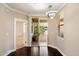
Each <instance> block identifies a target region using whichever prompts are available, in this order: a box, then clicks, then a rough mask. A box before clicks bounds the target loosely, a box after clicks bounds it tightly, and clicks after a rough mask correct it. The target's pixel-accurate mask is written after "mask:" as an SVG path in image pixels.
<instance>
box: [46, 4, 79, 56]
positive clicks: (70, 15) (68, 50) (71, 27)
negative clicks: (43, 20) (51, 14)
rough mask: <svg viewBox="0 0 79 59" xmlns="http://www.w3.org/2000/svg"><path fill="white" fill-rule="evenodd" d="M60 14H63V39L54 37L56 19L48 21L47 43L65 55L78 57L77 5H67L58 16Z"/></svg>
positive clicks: (78, 22)
mask: <svg viewBox="0 0 79 59" xmlns="http://www.w3.org/2000/svg"><path fill="white" fill-rule="evenodd" d="M62 12H63V13H64V38H63V39H61V38H60V37H58V36H57V35H56V34H57V32H56V30H57V28H56V26H57V25H55V23H56V22H57V21H56V19H54V20H50V21H51V22H49V41H48V43H49V44H50V45H54V46H56V47H58V48H59V49H60V50H61V51H62V52H63V53H64V54H65V55H79V26H78V25H79V4H68V5H66V6H65V7H64V8H63V9H62V10H61V12H60V13H59V14H62ZM59 14H58V15H59ZM55 18H58V17H57V16H56V17H55ZM55 21H56V22H55Z"/></svg>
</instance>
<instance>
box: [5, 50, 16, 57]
mask: <svg viewBox="0 0 79 59" xmlns="http://www.w3.org/2000/svg"><path fill="white" fill-rule="evenodd" d="M15 50H16V49H13V50H10V51H7V52H6V53H5V54H4V55H3V56H7V55H8V54H10V53H11V52H14V51H15Z"/></svg>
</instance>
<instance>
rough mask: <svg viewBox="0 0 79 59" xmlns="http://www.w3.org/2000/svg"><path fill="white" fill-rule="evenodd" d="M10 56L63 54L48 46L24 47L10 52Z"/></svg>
mask: <svg viewBox="0 0 79 59" xmlns="http://www.w3.org/2000/svg"><path fill="white" fill-rule="evenodd" d="M8 56H62V54H61V53H60V52H59V51H58V50H57V49H55V48H52V47H46V46H42V47H40V46H32V47H23V48H21V49H17V50H16V51H14V52H12V53H10V54H9V55H8Z"/></svg>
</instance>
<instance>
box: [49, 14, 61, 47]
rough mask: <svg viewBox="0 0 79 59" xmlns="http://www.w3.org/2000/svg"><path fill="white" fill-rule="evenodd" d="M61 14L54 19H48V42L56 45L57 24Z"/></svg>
mask: <svg viewBox="0 0 79 59" xmlns="http://www.w3.org/2000/svg"><path fill="white" fill-rule="evenodd" d="M58 19H59V16H58V15H57V16H56V17H54V19H49V20H48V44H49V45H53V46H56V39H57V25H58Z"/></svg>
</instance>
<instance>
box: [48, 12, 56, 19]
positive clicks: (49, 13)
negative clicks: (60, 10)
mask: <svg viewBox="0 0 79 59" xmlns="http://www.w3.org/2000/svg"><path fill="white" fill-rule="evenodd" d="M56 13H57V11H48V12H46V15H47V17H48V18H50V19H53V18H54V17H55V14H56Z"/></svg>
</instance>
